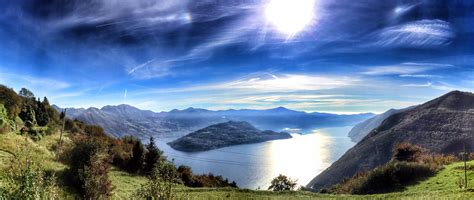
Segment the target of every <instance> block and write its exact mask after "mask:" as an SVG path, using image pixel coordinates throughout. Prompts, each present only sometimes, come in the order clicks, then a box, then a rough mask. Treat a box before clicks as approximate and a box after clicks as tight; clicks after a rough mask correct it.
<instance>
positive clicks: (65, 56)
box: [0, 0, 474, 113]
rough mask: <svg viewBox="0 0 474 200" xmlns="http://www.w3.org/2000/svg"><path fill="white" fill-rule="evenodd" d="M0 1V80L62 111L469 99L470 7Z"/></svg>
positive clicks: (342, 1) (458, 1)
mask: <svg viewBox="0 0 474 200" xmlns="http://www.w3.org/2000/svg"><path fill="white" fill-rule="evenodd" d="M0 4H1V5H2V6H1V7H0V84H4V85H7V86H9V87H12V88H14V89H15V90H17V91H18V90H19V89H20V88H22V87H26V88H29V89H30V90H32V91H33V92H34V93H35V94H36V96H38V97H43V96H47V97H48V99H49V101H50V102H52V103H54V104H57V105H59V106H62V107H85V108H87V107H92V106H93V107H99V108H100V107H102V106H104V105H118V104H130V105H133V106H136V107H138V108H141V109H149V110H153V111H169V110H171V109H174V108H177V109H184V108H187V107H197V108H206V109H211V110H220V109H243V108H248V109H266V108H273V107H278V106H284V107H287V108H290V109H295V110H301V111H307V112H316V111H317V112H331V113H361V112H375V113H380V112H383V111H385V110H387V109H390V108H403V107H408V106H411V105H416V104H420V103H423V102H425V101H428V100H430V99H432V98H435V97H437V96H440V95H442V94H445V93H447V92H449V91H451V90H462V91H471V92H472V91H474V12H472V11H473V10H474V1H471V0H444V1H441V0H384V1H380V0H337V1H334V0H298V1H294V0H293V1H291V0H199V1H196V0H179V1H176V0H15V1H12V0H0Z"/></svg>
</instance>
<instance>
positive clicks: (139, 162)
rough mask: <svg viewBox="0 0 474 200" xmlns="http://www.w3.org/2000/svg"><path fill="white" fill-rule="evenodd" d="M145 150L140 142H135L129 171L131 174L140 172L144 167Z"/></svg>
mask: <svg viewBox="0 0 474 200" xmlns="http://www.w3.org/2000/svg"><path fill="white" fill-rule="evenodd" d="M144 152H145V149H144V147H143V144H142V143H141V142H140V140H135V141H134V142H133V148H132V158H131V159H130V163H129V169H130V171H131V172H133V173H136V172H138V171H139V170H140V169H141V168H142V166H143V154H144Z"/></svg>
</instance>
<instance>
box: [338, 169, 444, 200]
mask: <svg viewBox="0 0 474 200" xmlns="http://www.w3.org/2000/svg"><path fill="white" fill-rule="evenodd" d="M435 172H436V169H432V168H431V167H430V166H429V165H428V164H424V163H413V162H391V163H389V164H386V165H383V166H381V167H378V168H375V169H374V170H372V171H368V172H363V173H358V174H356V175H355V176H354V177H352V178H351V179H347V180H345V181H343V182H342V183H341V184H338V185H336V186H335V187H334V188H332V190H333V192H335V193H340V194H377V193H385V192H392V191H397V190H400V189H403V188H404V186H406V185H409V184H413V183H416V182H418V181H420V180H423V179H425V178H427V177H429V176H432V175H433V174H434V173H435Z"/></svg>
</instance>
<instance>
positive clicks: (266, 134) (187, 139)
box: [168, 121, 291, 152]
mask: <svg viewBox="0 0 474 200" xmlns="http://www.w3.org/2000/svg"><path fill="white" fill-rule="evenodd" d="M288 138H291V135H290V134H288V133H286V132H281V133H277V132H273V131H268V130H267V131H260V130H258V129H256V128H255V127H254V126H252V125H251V124H250V123H248V122H235V121H229V122H224V123H219V124H215V125H211V126H208V127H206V128H203V129H200V130H197V131H195V132H192V133H190V134H188V135H186V136H183V137H181V138H179V139H177V140H175V141H173V142H170V143H168V144H169V145H170V146H171V147H172V148H173V149H176V150H179V151H186V152H195V151H207V150H212V149H218V148H222V147H226V146H232V145H239V144H249V143H257V142H265V141H268V140H277V139H288Z"/></svg>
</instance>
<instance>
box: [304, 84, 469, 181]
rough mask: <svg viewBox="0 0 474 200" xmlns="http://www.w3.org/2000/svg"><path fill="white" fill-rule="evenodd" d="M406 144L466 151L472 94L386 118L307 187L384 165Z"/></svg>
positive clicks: (433, 149) (457, 94)
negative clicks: (396, 149) (399, 144)
mask: <svg viewBox="0 0 474 200" xmlns="http://www.w3.org/2000/svg"><path fill="white" fill-rule="evenodd" d="M402 142H409V143H413V144H417V145H420V146H421V147H423V148H425V149H427V150H429V151H431V152H435V153H444V154H450V153H459V152H460V151H462V149H463V147H464V145H466V149H467V150H468V151H472V150H473V144H474V94H473V93H468V92H460V91H453V92H450V93H447V94H445V95H443V96H441V97H438V98H436V99H434V100H431V101H429V102H426V103H424V104H422V105H419V106H416V107H414V108H411V109H408V110H404V111H401V112H398V113H395V114H392V115H390V116H389V117H387V118H386V119H385V120H383V122H382V123H381V124H380V126H378V127H377V128H375V129H374V130H372V131H371V132H370V133H369V134H368V135H367V136H365V137H364V138H363V139H362V140H361V141H360V142H359V143H357V144H356V145H355V146H354V147H352V148H351V149H349V150H348V151H347V152H346V153H345V154H344V155H343V156H342V157H341V158H340V159H338V160H337V161H336V162H334V163H333V164H332V165H331V166H330V167H329V168H328V169H326V170H325V171H323V172H322V173H321V174H319V175H318V176H317V177H315V178H314V179H313V180H312V181H311V182H310V183H309V184H308V185H307V187H308V188H311V189H312V190H320V189H322V188H327V187H330V186H331V185H334V184H336V183H338V182H340V181H342V180H343V179H345V178H350V177H352V176H353V175H355V174H356V173H358V172H362V171H367V170H371V169H374V168H375V167H377V166H381V165H383V164H385V163H387V162H388V161H389V160H390V158H391V154H392V152H391V151H392V147H393V146H394V145H395V144H398V143H402Z"/></svg>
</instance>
